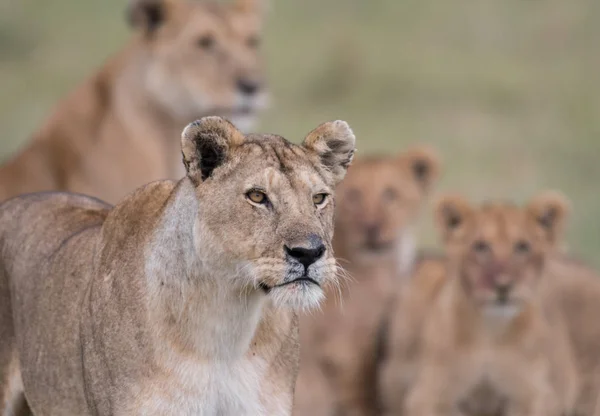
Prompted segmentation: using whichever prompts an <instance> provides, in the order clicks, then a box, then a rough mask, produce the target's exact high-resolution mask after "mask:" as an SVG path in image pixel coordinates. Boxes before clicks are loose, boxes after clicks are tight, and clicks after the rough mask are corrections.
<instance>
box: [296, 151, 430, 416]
mask: <svg viewBox="0 0 600 416" xmlns="http://www.w3.org/2000/svg"><path fill="white" fill-rule="evenodd" d="M438 170H439V162H438V159H437V157H436V155H435V153H434V152H433V151H432V150H431V149H428V148H415V149H412V150H409V151H407V152H405V153H403V154H401V155H399V156H397V157H376V158H365V159H359V160H357V161H356V162H355V163H354V164H353V166H352V167H351V168H350V170H349V172H348V176H347V178H346V179H345V180H344V182H343V183H342V184H341V185H340V186H339V187H338V188H337V189H336V195H337V202H338V206H337V207H336V235H335V239H334V250H335V253H336V257H339V262H340V263H341V264H342V265H343V266H344V268H345V271H346V273H347V274H348V281H347V282H345V284H343V286H342V288H341V291H340V292H339V293H336V292H335V291H331V292H330V293H329V294H328V296H327V300H326V301H325V303H324V304H323V307H322V312H315V313H313V314H311V315H310V316H303V317H301V318H300V319H301V323H300V328H301V329H300V339H301V345H302V349H301V356H302V358H301V362H302V366H301V370H300V375H299V378H298V383H297V395H296V406H295V414H297V415H311V416H312V415H333V414H344V415H370V414H374V412H375V410H376V409H375V361H376V352H375V347H376V333H377V328H378V322H379V321H380V319H381V315H382V313H383V310H384V308H385V307H386V302H387V299H388V296H389V294H390V291H391V287H392V285H393V282H394V281H395V280H397V279H399V278H401V277H400V276H399V275H401V274H402V273H403V272H406V271H407V270H408V269H409V268H410V265H411V264H412V256H413V250H414V247H413V244H414V242H413V241H412V235H411V226H412V224H413V223H414V222H415V217H416V215H417V213H418V211H419V208H420V207H421V203H422V202H423V199H424V197H425V195H426V194H427V191H428V190H429V189H430V188H431V186H432V184H433V183H434V182H435V180H436V179H437V176H438Z"/></svg>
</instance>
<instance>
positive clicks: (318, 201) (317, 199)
mask: <svg viewBox="0 0 600 416" xmlns="http://www.w3.org/2000/svg"><path fill="white" fill-rule="evenodd" d="M326 199H327V194H323V193H321V194H316V195H313V203H314V204H315V205H323V203H324V202H325V200H326Z"/></svg>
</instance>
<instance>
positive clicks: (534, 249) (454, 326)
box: [392, 193, 577, 416]
mask: <svg viewBox="0 0 600 416" xmlns="http://www.w3.org/2000/svg"><path fill="white" fill-rule="evenodd" d="M567 207H568V205H567V202H566V200H565V199H564V197H562V196H560V195H558V194H555V193H544V194H541V195H539V196H537V197H535V198H534V199H533V200H532V201H531V202H530V203H529V204H528V205H527V207H525V208H519V207H516V206H514V205H510V204H505V203H488V204H484V205H483V206H481V207H473V206H471V204H469V203H468V202H467V201H466V200H464V199H463V198H461V197H458V196H449V197H446V198H443V199H442V200H441V201H440V203H439V205H438V208H437V209H436V217H437V223H438V224H439V228H440V230H441V235H442V239H443V241H444V243H445V247H446V253H447V262H448V264H447V270H448V271H447V273H448V277H447V280H446V283H445V284H444V286H443V288H442V289H441V292H440V293H439V294H438V296H437V297H436V301H435V302H434V304H433V307H432V310H431V312H430V314H429V315H428V317H427V319H426V324H425V329H424V335H423V336H424V340H423V345H422V348H423V353H422V362H421V366H422V367H421V368H420V370H419V373H418V375H417V380H416V382H415V385H414V387H413V388H412V390H411V391H410V393H409V395H408V399H407V404H406V407H407V414H408V415H409V416H424V415H428V416H435V415H440V416H441V415H444V416H449V415H457V416H458V415H468V416H479V415H511V416H513V415H514V416H518V415H519V416H553V415H554V416H561V415H564V414H569V412H570V411H572V410H573V407H574V403H575V398H576V394H577V376H576V371H575V365H574V362H573V356H572V351H571V348H570V343H569V340H568V336H567V331H566V328H565V324H564V322H563V320H562V316H561V314H560V311H558V308H557V307H556V305H551V304H548V303H546V302H544V292H545V290H547V281H546V280H547V279H546V278H547V276H548V273H547V265H548V263H549V261H550V259H551V258H552V256H553V253H554V251H555V249H556V245H557V244H558V242H560V241H561V240H562V231H563V228H564V223H565V219H566V216H567ZM392 414H394V413H392ZM395 414H398V413H395Z"/></svg>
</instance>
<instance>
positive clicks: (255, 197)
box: [246, 189, 269, 204]
mask: <svg viewBox="0 0 600 416" xmlns="http://www.w3.org/2000/svg"><path fill="white" fill-rule="evenodd" d="M246 198H248V199H249V200H250V201H252V202H254V203H255V204H266V203H267V202H268V201H269V199H268V198H267V195H266V194H265V193H264V192H262V191H258V190H256V189H253V190H252V191H248V192H247V193H246Z"/></svg>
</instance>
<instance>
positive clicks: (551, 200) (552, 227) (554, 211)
mask: <svg viewBox="0 0 600 416" xmlns="http://www.w3.org/2000/svg"><path fill="white" fill-rule="evenodd" d="M526 209H527V213H528V217H529V219H530V220H531V221H533V223H534V226H535V227H536V229H537V230H538V231H539V233H540V236H541V237H542V238H543V239H544V240H546V242H548V243H550V244H551V245H553V246H557V245H560V244H561V243H562V240H563V236H564V230H565V226H566V222H567V218H568V216H569V212H570V211H571V204H570V202H569V200H568V198H567V197H565V196H564V195H563V194H561V193H560V192H557V191H546V192H542V193H540V194H538V195H537V196H535V197H533V198H532V199H531V201H530V202H529V204H527V208H526Z"/></svg>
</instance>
